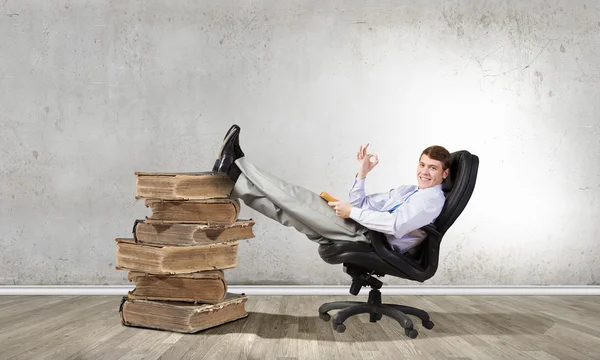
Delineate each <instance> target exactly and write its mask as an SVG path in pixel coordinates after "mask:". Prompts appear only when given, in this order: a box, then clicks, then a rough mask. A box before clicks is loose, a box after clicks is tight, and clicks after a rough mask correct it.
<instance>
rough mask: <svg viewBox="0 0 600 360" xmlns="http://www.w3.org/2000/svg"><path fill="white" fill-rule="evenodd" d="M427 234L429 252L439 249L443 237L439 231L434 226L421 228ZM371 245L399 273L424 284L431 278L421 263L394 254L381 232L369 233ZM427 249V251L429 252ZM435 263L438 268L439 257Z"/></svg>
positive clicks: (435, 259) (434, 260)
mask: <svg viewBox="0 0 600 360" xmlns="http://www.w3.org/2000/svg"><path fill="white" fill-rule="evenodd" d="M421 229H422V230H423V231H425V233H427V237H428V238H427V241H429V242H430V244H429V246H428V250H431V249H439V243H440V240H441V237H442V235H441V234H440V233H439V232H438V231H437V229H436V227H435V226H434V225H433V224H430V225H426V226H424V227H422V228H421ZM368 234H369V235H370V240H371V244H372V245H373V248H374V249H375V252H376V253H377V255H379V256H380V257H381V258H382V259H383V260H384V261H385V262H387V263H388V264H390V265H391V266H393V267H394V268H396V269H398V270H399V271H401V272H403V273H404V274H406V275H407V276H408V277H409V278H410V279H412V280H415V281H420V282H423V281H425V280H427V279H429V278H430V277H431V275H432V274H431V273H430V271H428V270H429V269H427V270H425V269H423V267H422V266H421V264H420V263H418V262H417V261H415V260H413V259H412V258H410V257H408V256H405V255H402V254H398V253H396V252H394V251H393V250H392V248H391V246H390V245H389V243H388V242H387V240H386V238H385V235H383V234H382V233H379V232H374V231H369V232H368ZM428 250H427V249H426V250H425V251H428ZM431 260H432V261H433V265H434V267H435V268H437V256H436V257H435V258H434V259H430V261H431Z"/></svg>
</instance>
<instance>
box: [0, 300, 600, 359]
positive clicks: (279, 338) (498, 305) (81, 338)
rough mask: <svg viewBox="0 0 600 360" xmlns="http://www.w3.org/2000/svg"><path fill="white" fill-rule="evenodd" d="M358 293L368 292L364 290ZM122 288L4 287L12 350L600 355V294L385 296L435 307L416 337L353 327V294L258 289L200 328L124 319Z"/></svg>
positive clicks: (41, 354) (141, 354) (252, 355)
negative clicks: (23, 292) (332, 304)
mask: <svg viewBox="0 0 600 360" xmlns="http://www.w3.org/2000/svg"><path fill="white" fill-rule="evenodd" d="M358 298H359V299H365V298H364V297H362V296H359V297H358ZM120 299H121V297H120V296H0V358H1V359H3V360H7V359H86V360H88V359H89V360H91V359H111V360H113V359H115V360H116V359H144V360H151V359H402V358H406V359H586V360H589V359H600V297H597V296H565V297H558V296H547V297H527V296H520V297H512V296H511V297H508V296H500V297H492V296H489V297H484V296H406V297H400V296H394V297H392V296H388V297H386V296H384V299H383V300H384V302H392V303H398V304H405V305H409V306H415V307H420V308H423V309H425V310H427V311H428V312H429V313H430V315H431V317H432V320H433V322H434V323H435V327H434V328H433V329H432V330H426V329H424V328H423V327H422V326H421V324H420V322H418V321H416V318H414V319H415V324H416V325H415V328H416V329H417V330H418V331H419V336H418V337H417V338H416V339H409V338H408V337H406V336H405V335H404V331H403V330H402V329H401V328H400V327H399V326H398V324H397V323H396V322H395V321H394V320H392V319H389V318H386V317H384V318H383V319H382V320H380V321H378V322H377V323H369V321H368V315H359V316H357V317H354V318H350V319H348V320H347V321H346V323H345V324H346V326H347V330H346V332H345V333H342V334H340V333H337V332H335V331H333V330H332V327H331V322H324V321H322V320H320V319H319V317H318V314H317V309H318V307H319V305H320V304H322V303H324V302H328V301H335V300H356V297H353V296H351V295H349V296H249V299H248V302H247V303H246V305H247V306H246V309H247V310H248V312H249V316H248V317H247V318H245V319H242V320H238V321H235V322H232V323H229V324H226V325H222V326H220V327H217V328H213V329H209V330H206V331H204V332H200V333H197V334H177V333H171V332H167V331H159V330H147V329H140V328H132V327H126V326H123V325H121V323H120V318H119V312H118V308H119V303H120Z"/></svg>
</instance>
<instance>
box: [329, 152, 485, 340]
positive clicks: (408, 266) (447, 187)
mask: <svg viewBox="0 0 600 360" xmlns="http://www.w3.org/2000/svg"><path fill="white" fill-rule="evenodd" d="M451 156H452V165H451V167H450V174H449V176H448V178H446V180H445V181H444V182H443V183H442V189H443V191H444V193H445V194H446V202H445V204H444V208H443V209H442V211H441V213H440V215H439V216H438V217H437V219H436V220H435V221H434V223H433V224H429V225H427V226H424V227H423V228H421V229H422V230H424V231H425V232H426V233H427V237H426V238H425V239H424V240H423V242H422V243H421V244H420V245H419V246H418V247H417V248H416V249H411V251H409V253H405V254H404V255H401V254H398V253H396V252H393V251H392V248H391V247H390V245H389V243H388V242H387V240H386V238H385V236H384V235H383V234H382V233H379V232H375V231H369V232H368V233H367V236H368V238H369V239H370V241H371V244H367V243H364V242H349V241H329V242H328V243H322V244H321V245H319V255H320V256H321V258H322V259H323V260H325V262H327V263H329V264H343V267H344V272H346V273H347V274H348V275H350V276H351V277H352V285H351V286H350V294H352V295H358V293H359V292H360V290H361V289H362V287H363V286H365V287H366V286H370V287H371V291H370V292H369V299H368V301H367V302H366V303H364V302H359V301H337V302H331V303H326V304H323V305H321V306H320V307H319V317H320V318H321V319H323V320H325V321H329V320H330V319H331V316H330V315H329V314H328V311H330V310H334V309H342V310H340V311H338V312H337V313H336V314H335V315H334V317H333V321H332V323H333V329H334V330H336V331H337V332H340V333H342V332H344V331H345V330H346V326H345V325H344V321H345V320H346V319H347V318H349V317H350V316H353V315H357V314H370V322H376V321H377V320H380V319H381V317H382V316H383V315H386V316H389V317H391V318H393V319H395V320H396V321H398V323H399V324H400V326H402V327H403V328H404V329H405V333H406V335H407V336H409V337H410V338H413V339H414V338H416V337H417V335H418V332H417V330H415V329H414V328H413V322H412V320H411V319H410V318H409V317H408V316H407V314H408V315H414V316H417V317H419V318H420V319H421V321H422V325H423V327H425V328H426V329H432V328H433V325H434V324H433V322H432V321H431V320H430V318H429V314H428V313H427V312H426V311H424V310H421V309H416V308H413V307H409V306H402V305H396V304H382V303H381V292H380V291H379V289H380V288H381V286H382V285H383V283H382V282H381V281H379V280H378V279H376V278H375V277H374V276H378V277H383V276H385V275H391V276H395V277H399V278H403V279H409V280H414V281H419V282H424V281H425V280H428V279H429V278H431V277H432V276H433V275H434V274H435V272H436V271H437V268H438V260H439V252H440V243H441V241H442V238H443V236H444V234H445V233H446V231H448V229H449V228H450V226H452V224H453V223H454V221H456V219H457V218H458V216H459V215H460V214H461V212H462V211H463V210H464V208H465V206H466V205H467V203H468V202H469V199H470V198H471V194H472V193H473V189H474V188H475V181H476V179H477V171H478V168H479V158H478V157H477V156H476V155H473V154H471V153H469V152H468V151H466V150H461V151H457V152H454V153H452V154H451Z"/></svg>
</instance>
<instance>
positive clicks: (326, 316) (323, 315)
mask: <svg viewBox="0 0 600 360" xmlns="http://www.w3.org/2000/svg"><path fill="white" fill-rule="evenodd" d="M319 318H320V319H321V320H323V321H329V320H330V319H331V315H329V314H328V313H319Z"/></svg>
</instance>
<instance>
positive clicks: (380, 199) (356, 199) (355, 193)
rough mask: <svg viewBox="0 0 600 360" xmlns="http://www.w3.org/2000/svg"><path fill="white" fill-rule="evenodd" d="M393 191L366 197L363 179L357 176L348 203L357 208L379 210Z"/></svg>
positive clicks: (359, 175)
mask: <svg viewBox="0 0 600 360" xmlns="http://www.w3.org/2000/svg"><path fill="white" fill-rule="evenodd" d="M392 191H393V189H392V190H390V191H388V192H382V193H376V194H371V195H367V194H366V192H365V177H364V176H361V174H360V173H359V174H357V175H356V177H355V178H354V184H352V188H351V189H350V192H349V194H348V202H349V203H350V204H352V206H355V207H357V208H361V209H370V210H377V211H379V210H381V209H382V208H383V205H384V204H385V203H386V201H388V200H389V198H390V196H391V193H392Z"/></svg>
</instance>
